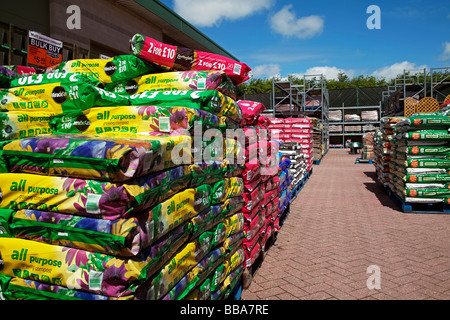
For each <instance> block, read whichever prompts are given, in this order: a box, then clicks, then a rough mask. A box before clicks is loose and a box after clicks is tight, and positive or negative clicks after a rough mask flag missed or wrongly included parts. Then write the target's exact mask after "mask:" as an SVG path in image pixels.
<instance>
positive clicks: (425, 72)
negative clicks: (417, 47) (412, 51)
mask: <svg viewBox="0 0 450 320" xmlns="http://www.w3.org/2000/svg"><path fill="white" fill-rule="evenodd" d="M423 96H424V97H426V96H427V68H423Z"/></svg>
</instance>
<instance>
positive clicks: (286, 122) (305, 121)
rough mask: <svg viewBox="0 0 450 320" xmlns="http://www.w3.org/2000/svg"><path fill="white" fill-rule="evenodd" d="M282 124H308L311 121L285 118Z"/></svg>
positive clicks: (308, 119)
mask: <svg viewBox="0 0 450 320" xmlns="http://www.w3.org/2000/svg"><path fill="white" fill-rule="evenodd" d="M284 123H285V124H288V123H307V124H310V123H311V119H310V118H286V119H284Z"/></svg>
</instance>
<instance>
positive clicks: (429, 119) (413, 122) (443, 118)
mask: <svg viewBox="0 0 450 320" xmlns="http://www.w3.org/2000/svg"><path fill="white" fill-rule="evenodd" d="M398 126H399V127H401V126H409V127H411V128H418V127H435V126H438V127H439V126H450V117H449V116H448V115H445V114H415V115H413V116H411V117H408V118H406V119H403V120H401V121H400V122H398Z"/></svg>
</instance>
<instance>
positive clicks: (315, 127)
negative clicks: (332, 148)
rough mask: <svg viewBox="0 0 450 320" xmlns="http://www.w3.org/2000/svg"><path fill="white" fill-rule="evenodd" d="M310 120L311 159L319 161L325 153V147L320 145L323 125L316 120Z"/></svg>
mask: <svg viewBox="0 0 450 320" xmlns="http://www.w3.org/2000/svg"><path fill="white" fill-rule="evenodd" d="M309 119H311V127H312V131H311V133H312V138H313V159H314V160H317V161H320V160H322V157H323V155H324V153H325V145H324V144H323V143H322V135H323V123H322V122H321V121H320V120H319V119H318V118H309Z"/></svg>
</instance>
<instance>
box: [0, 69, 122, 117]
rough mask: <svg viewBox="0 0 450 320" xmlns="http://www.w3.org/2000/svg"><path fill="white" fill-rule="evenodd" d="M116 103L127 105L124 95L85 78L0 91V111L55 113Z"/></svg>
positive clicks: (116, 104)
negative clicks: (95, 84) (96, 84)
mask: <svg viewBox="0 0 450 320" xmlns="http://www.w3.org/2000/svg"><path fill="white" fill-rule="evenodd" d="M33 77H34V76H33ZM77 77H81V75H77ZM120 105H129V100H128V98H127V97H125V96H120V95H118V94H115V93H113V92H108V91H105V90H103V89H101V88H98V87H96V86H94V85H92V84H91V83H89V82H85V81H78V82H66V81H64V82H51V83H46V84H37V85H26V86H22V87H14V88H10V89H2V90H1V91H0V111H21V112H27V113H30V112H32V113H39V112H52V113H54V114H59V113H63V112H68V111H79V110H86V109H89V108H92V107H94V106H108V107H110V106H120Z"/></svg>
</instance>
